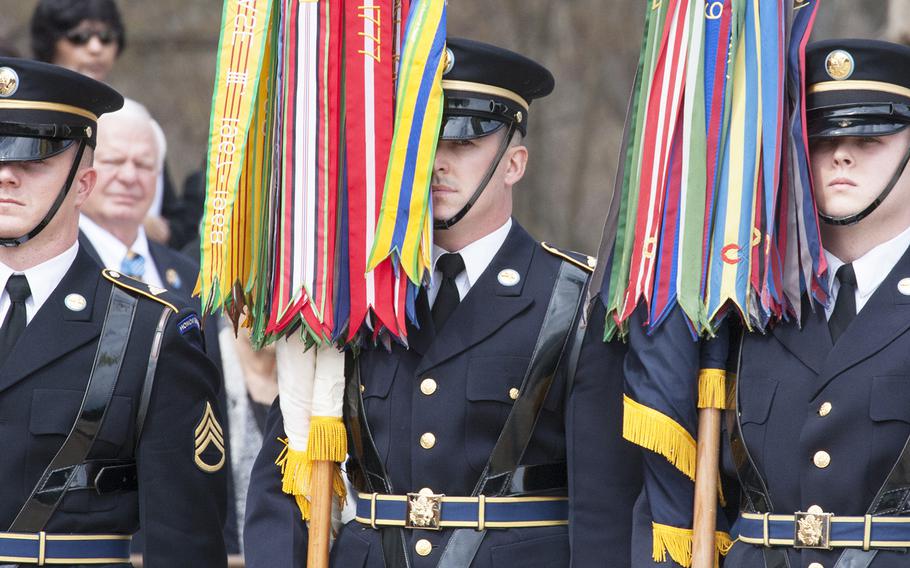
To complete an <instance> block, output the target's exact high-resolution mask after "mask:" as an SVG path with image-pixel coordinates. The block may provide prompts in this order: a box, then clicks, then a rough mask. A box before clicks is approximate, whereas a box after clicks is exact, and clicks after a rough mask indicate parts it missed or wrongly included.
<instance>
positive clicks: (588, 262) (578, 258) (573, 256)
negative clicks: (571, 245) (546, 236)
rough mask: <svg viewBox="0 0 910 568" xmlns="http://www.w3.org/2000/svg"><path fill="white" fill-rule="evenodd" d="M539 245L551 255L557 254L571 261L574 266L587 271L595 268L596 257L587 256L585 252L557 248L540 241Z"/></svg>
mask: <svg viewBox="0 0 910 568" xmlns="http://www.w3.org/2000/svg"><path fill="white" fill-rule="evenodd" d="M540 246H542V247H543V250H545V251H547V252H548V253H550V254H552V255H553V256H558V257H559V258H561V259H563V260H566V261H568V262H571V263H572V264H574V265H575V266H578V267H579V268H581V269H583V270H585V271H587V272H594V269H595V268H597V259H596V258H594V257H593V256H588V255H586V254H582V253H580V252H575V251H571V250H562V249H558V248H556V247H554V246H553V245H551V244H548V243H540Z"/></svg>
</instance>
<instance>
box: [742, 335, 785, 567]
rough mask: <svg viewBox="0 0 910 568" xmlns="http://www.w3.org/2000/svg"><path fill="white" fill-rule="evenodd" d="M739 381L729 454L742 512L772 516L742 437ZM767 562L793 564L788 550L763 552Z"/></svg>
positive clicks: (776, 564) (763, 485)
mask: <svg viewBox="0 0 910 568" xmlns="http://www.w3.org/2000/svg"><path fill="white" fill-rule="evenodd" d="M744 342H745V339H744V338H741V339H740V341H739V354H738V355H737V362H736V376H737V377H742V375H741V374H740V369H741V367H742V355H743V343H744ZM739 380H740V379H737V382H736V420H735V421H734V423H733V428H732V429H731V430H730V452H731V454H732V457H733V464H734V465H735V466H736V474H737V477H739V485H740V487H742V498H741V499H742V505H741V506H742V508H743V509H745V510H747V511H748V512H750V513H770V512H772V511H773V509H774V506H773V505H772V504H771V495H770V494H769V493H768V487H767V486H766V485H765V482H764V480H763V479H762V477H761V474H760V473H759V472H758V468H757V467H756V466H755V461H754V460H753V459H752V456H751V455H749V449H748V448H746V444H745V441H744V440H743V435H742V422H741V420H742V418H741V416H740V412H739V407H740V398H739V397H740V389H739V386H740V382H739ZM762 553H763V555H764V558H765V568H790V561H789V559H788V558H787V549H786V548H771V547H764V548H762Z"/></svg>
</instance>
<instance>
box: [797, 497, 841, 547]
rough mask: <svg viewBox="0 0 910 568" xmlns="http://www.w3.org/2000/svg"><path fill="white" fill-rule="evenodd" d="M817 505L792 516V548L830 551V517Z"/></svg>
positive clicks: (830, 514)
mask: <svg viewBox="0 0 910 568" xmlns="http://www.w3.org/2000/svg"><path fill="white" fill-rule="evenodd" d="M833 516H834V515H833V514H832V513H825V512H824V511H822V508H821V507H819V506H818V505H813V506H811V507H809V510H808V511H805V512H803V511H800V512H797V513H795V514H794V517H795V522H794V523H793V525H794V527H793V548H817V549H822V550H831V549H832V548H833V547H832V546H831V517H833Z"/></svg>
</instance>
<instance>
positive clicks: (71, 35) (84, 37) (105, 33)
mask: <svg viewBox="0 0 910 568" xmlns="http://www.w3.org/2000/svg"><path fill="white" fill-rule="evenodd" d="M65 37H66V41H68V42H70V43H72V44H73V45H85V44H87V43H88V42H90V41H92V38H93V37H97V38H98V41H100V42H101V43H103V44H104V45H108V44H109V43H111V42H114V41H117V32H115V31H113V30H109V29H104V30H70V31H68V32H66V36H65Z"/></svg>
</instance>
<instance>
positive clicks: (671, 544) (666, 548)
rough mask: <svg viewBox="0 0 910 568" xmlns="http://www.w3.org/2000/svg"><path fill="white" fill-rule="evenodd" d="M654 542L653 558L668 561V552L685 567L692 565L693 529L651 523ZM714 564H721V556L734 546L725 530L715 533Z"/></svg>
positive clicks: (656, 560)
mask: <svg viewBox="0 0 910 568" xmlns="http://www.w3.org/2000/svg"><path fill="white" fill-rule="evenodd" d="M651 531H652V535H653V544H652V550H651V559H652V560H654V561H655V562H666V561H667V553H669V554H670V558H672V559H673V561H674V562H676V563H677V564H679V565H680V566H682V567H683V568H689V567H690V566H692V529H680V528H677V527H672V526H670V525H662V524H659V523H653V522H652V523H651ZM714 543H715V545H714V566H715V568H717V567H719V566H720V557H721V556H726V555H727V553H728V552H730V549H731V548H732V547H733V539H731V538H730V535H729V534H727V533H725V532H723V531H716V532H715V533H714Z"/></svg>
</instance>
